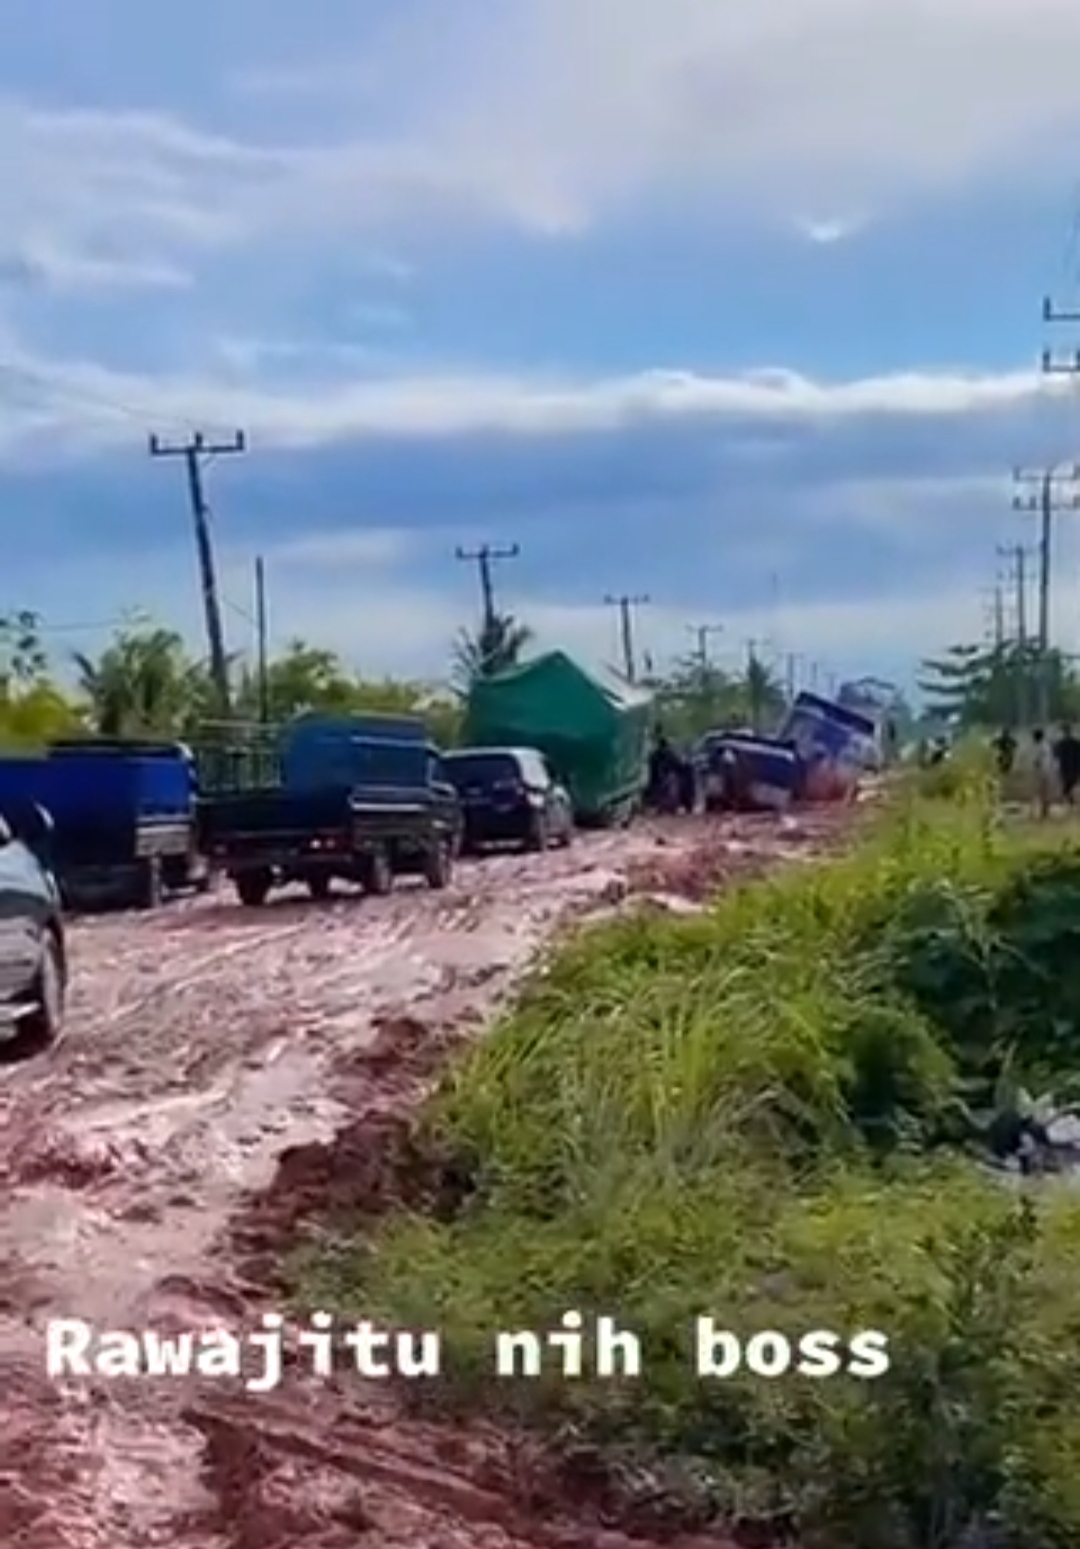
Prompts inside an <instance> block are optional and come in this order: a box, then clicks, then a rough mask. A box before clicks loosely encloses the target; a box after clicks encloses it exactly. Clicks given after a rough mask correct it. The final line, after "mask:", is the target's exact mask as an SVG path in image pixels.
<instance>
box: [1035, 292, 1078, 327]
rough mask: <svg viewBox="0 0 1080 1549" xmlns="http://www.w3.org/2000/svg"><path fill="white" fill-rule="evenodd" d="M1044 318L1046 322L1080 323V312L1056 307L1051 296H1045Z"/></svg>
mask: <svg viewBox="0 0 1080 1549" xmlns="http://www.w3.org/2000/svg"><path fill="white" fill-rule="evenodd" d="M1042 319H1043V322H1044V323H1080V312H1071V311H1069V310H1068V309H1067V308H1061V307H1056V306H1055V305H1054V303H1053V301H1052V300H1051V299H1050V297H1049V296H1044V297H1043V304H1042Z"/></svg>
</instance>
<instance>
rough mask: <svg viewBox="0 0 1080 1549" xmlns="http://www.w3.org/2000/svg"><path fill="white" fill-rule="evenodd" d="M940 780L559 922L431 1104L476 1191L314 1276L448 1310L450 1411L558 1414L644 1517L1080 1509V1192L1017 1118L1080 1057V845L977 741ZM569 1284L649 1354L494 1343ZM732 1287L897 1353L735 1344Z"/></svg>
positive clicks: (1023, 1518)
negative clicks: (553, 1351)
mask: <svg viewBox="0 0 1080 1549" xmlns="http://www.w3.org/2000/svg"><path fill="white" fill-rule="evenodd" d="M914 784H915V785H916V786H920V785H921V787H922V791H921V792H916V793H915V794H912V792H910V791H907V792H905V794H903V795H902V796H901V797H900V798H899V799H898V801H897V803H896V804H895V805H893V806H891V807H890V809H889V811H888V812H887V814H885V815H884V816H883V817H882V819H881V820H880V822H879V823H878V824H877V825H876V826H875V828H874V831H873V832H872V833H871V834H869V835H867V836H866V837H865V838H864V839H863V841H862V842H861V843H860V844H859V845H858V847H857V848H856V850H855V851H854V852H853V853H850V854H847V855H844V856H841V857H838V858H834V859H832V860H830V861H827V862H823V863H821V864H816V865H813V866H792V867H789V868H786V869H784V870H782V871H780V872H777V873H776V874H774V875H770V876H767V877H765V878H762V879H758V880H754V881H751V882H749V883H747V884H745V885H744V886H741V887H736V888H735V889H733V890H730V891H727V892H725V893H724V894H722V895H721V896H720V897H719V898H718V899H717V901H716V902H715V904H714V906H713V907H712V908H710V909H709V910H708V912H707V913H705V914H702V915H700V916H696V917H679V916H677V915H673V914H671V913H664V912H655V911H654V912H653V913H651V914H646V915H645V916H640V915H638V916H634V917H630V918H625V919H617V920H613V921H609V922H607V923H605V924H603V925H600V926H590V927H586V928H584V929H583V930H581V931H580V932H578V933H577V934H576V935H575V938H574V939H573V940H571V941H569V942H568V943H565V944H564V945H563V946H561V947H560V949H559V951H558V952H557V953H556V954H555V955H554V956H552V957H551V958H550V959H549V960H548V961H547V962H546V963H545V965H544V968H543V970H542V972H540V973H538V974H535V975H534V976H533V977H532V978H531V980H530V981H529V982H528V983H527V984H526V985H525V986H524V988H523V990H522V991H521V993H520V996H519V998H518V999H517V1001H516V1003H515V1005H514V1006H513V1008H512V1009H511V1010H510V1011H509V1013H508V1014H507V1015H506V1016H505V1017H504V1018H503V1020H502V1022H501V1024H500V1025H499V1026H498V1028H497V1029H496V1030H495V1032H494V1033H493V1035H492V1036H491V1037H489V1038H488V1039H486V1040H485V1041H483V1042H482V1043H480V1044H478V1045H476V1046H475V1047H473V1048H471V1049H470V1050H469V1051H468V1052H467V1053H466V1054H464V1055H463V1056H462V1057H461V1058H460V1059H459V1060H458V1061H457V1062H456V1063H455V1064H454V1065H453V1067H452V1069H451V1070H450V1072H449V1074H448V1075H447V1076H446V1077H445V1079H444V1080H443V1082H442V1084H441V1086H440V1089H439V1091H438V1093H437V1094H436V1096H435V1097H434V1099H433V1100H432V1101H431V1102H430V1103H429V1104H428V1106H427V1108H426V1109H425V1111H424V1114H423V1119H422V1122H421V1127H420V1133H419V1141H418V1145H419V1148H420V1150H421V1151H423V1150H424V1149H425V1148H426V1150H427V1151H428V1152H429V1153H430V1154H431V1155H433V1156H435V1155H437V1156H439V1157H441V1158H442V1159H443V1165H444V1168H445V1169H447V1170H449V1171H450V1172H452V1174H453V1175H454V1176H455V1177H456V1179H457V1192H456V1199H455V1200H454V1201H453V1202H452V1203H451V1204H450V1205H449V1206H448V1205H447V1204H446V1202H445V1200H444V1201H443V1205H442V1207H441V1208H440V1209H439V1210H438V1211H437V1212H435V1213H432V1212H431V1211H430V1210H428V1211H427V1212H425V1211H423V1210H422V1209H419V1210H418V1209H417V1208H416V1201H412V1202H411V1204H412V1208H410V1209H408V1210H399V1211H397V1212H393V1211H391V1212H390V1213H389V1214H388V1215H385V1214H384V1215H383V1217H382V1219H381V1220H379V1221H377V1222H374V1221H373V1220H372V1219H371V1218H370V1217H368V1218H365V1219H354V1220H353V1221H351V1222H346V1223H341V1222H339V1223H338V1224H337V1225H336V1227H335V1230H334V1233H333V1235H332V1237H331V1239H330V1240H329V1242H327V1241H326V1240H325V1239H324V1240H323V1241H322V1242H321V1243H320V1245H319V1246H318V1247H317V1248H316V1249H314V1250H313V1249H312V1248H311V1247H310V1246H308V1247H306V1248H303V1249H301V1250H300V1252H299V1253H298V1256H297V1258H296V1260H295V1263H294V1274H295V1281H296V1289H297V1295H298V1297H299V1299H300V1300H301V1301H303V1302H304V1303H305V1304H306V1305H312V1304H313V1303H315V1302H317V1303H319V1304H320V1305H329V1306H332V1307H333V1308H335V1310H337V1311H339V1312H341V1313H342V1314H344V1315H348V1314H349V1312H350V1310H358V1309H362V1310H363V1312H364V1313H365V1314H366V1315H368V1316H373V1317H378V1318H381V1319H384V1320H386V1321H388V1322H392V1323H396V1324H398V1325H399V1326H408V1327H412V1328H424V1327H439V1328H441V1329H442V1330H443V1331H444V1334H445V1336H446V1339H447V1343H448V1346H449V1349H450V1351H451V1364H452V1372H453V1376H452V1381H451V1382H450V1384H441V1385H440V1387H439V1390H438V1408H439V1411H440V1413H443V1412H445V1410H446V1408H447V1406H449V1407H450V1408H451V1409H452V1410H454V1411H456V1412H458V1413H460V1414H465V1415H468V1414H481V1413H482V1414H483V1415H485V1416H487V1417H491V1416H492V1415H493V1414H494V1415H498V1416H500V1417H501V1418H502V1419H503V1420H504V1421H505V1422H506V1423H507V1424H511V1425H516V1426H522V1427H525V1428H527V1429H528V1430H530V1431H532V1433H533V1434H534V1435H539V1436H542V1437H546V1438H547V1441H546V1443H545V1444H544V1445H545V1448H546V1454H547V1456H548V1458H549V1460H550V1466H551V1468H552V1469H553V1470H554V1472H555V1474H556V1476H559V1474H560V1470H561V1477H563V1479H564V1481H566V1482H567V1487H568V1488H569V1487H570V1486H571V1485H573V1486H574V1487H575V1488H576V1487H577V1485H578V1484H580V1477H579V1476H580V1474H581V1470H582V1468H583V1466H584V1465H583V1463H582V1458H583V1456H584V1457H587V1458H588V1460H589V1461H588V1471H589V1473H590V1478H591V1480H592V1493H593V1496H594V1500H595V1502H597V1503H599V1504H598V1508H597V1509H598V1510H602V1511H603V1512H605V1513H607V1514H608V1515H609V1516H610V1515H612V1514H614V1515H615V1516H619V1515H620V1514H621V1516H622V1517H623V1519H624V1520H626V1521H627V1522H634V1523H636V1524H638V1525H639V1526H640V1525H641V1524H642V1523H653V1524H654V1525H655V1523H656V1522H666V1523H668V1524H669V1525H670V1524H672V1523H677V1524H679V1525H680V1526H681V1527H682V1528H683V1529H686V1530H691V1529H698V1530H701V1529H702V1528H703V1527H705V1526H706V1525H712V1527H713V1530H716V1529H717V1528H718V1527H719V1526H720V1525H728V1526H734V1527H736V1528H738V1529H740V1530H741V1531H743V1532H748V1531H750V1530H753V1532H754V1533H755V1534H756V1535H757V1539H758V1541H763V1542H764V1541H770V1539H779V1538H780V1537H781V1536H785V1535H788V1534H792V1533H794V1534H796V1535H797V1536H799V1537H800V1538H801V1540H802V1541H803V1542H804V1543H807V1544H811V1543H812V1544H827V1545H836V1546H838V1549H839V1546H851V1545H854V1544H857V1545H859V1549H953V1546H956V1549H960V1546H967V1545H969V1544H974V1543H980V1544H981V1543H987V1544H988V1543H991V1542H993V1543H998V1542H1000V1543H1002V1544H1008V1545H1012V1546H1016V1549H1029V1546H1030V1549H1047V1546H1049V1545H1052V1544H1056V1543H1062V1544H1064V1543H1067V1542H1072V1541H1073V1539H1074V1537H1075V1535H1076V1533H1077V1532H1080V1488H1078V1485H1077V1481H1078V1480H1080V1466H1078V1465H1080V1398H1078V1397H1077V1396H1076V1395H1077V1391H1078V1388H1077V1383H1076V1380H1075V1379H1076V1376H1077V1371H1076V1365H1077V1357H1076V1356H1075V1355H1074V1353H1073V1341H1074V1331H1075V1329H1076V1328H1077V1327H1078V1326H1080V1282H1078V1281H1077V1278H1076V1276H1075V1273H1074V1270H1073V1265H1074V1264H1075V1262H1076V1252H1077V1248H1078V1246H1080V1204H1078V1203H1077V1202H1076V1199H1075V1195H1074V1193H1073V1192H1072V1190H1070V1189H1069V1188H1068V1187H1062V1186H1060V1185H1059V1184H1058V1183H1056V1182H1055V1181H1054V1180H1053V1179H1041V1180H1039V1181H1038V1183H1037V1184H1033V1185H1032V1186H1030V1187H1025V1188H1023V1189H1020V1188H1018V1187H1017V1186H1016V1182H1015V1179H1014V1178H1012V1177H1010V1176H1009V1175H1008V1174H1007V1173H1003V1172H1000V1171H996V1170H994V1168H993V1167H992V1166H991V1165H990V1161H991V1157H990V1148H991V1147H992V1145H993V1143H994V1137H995V1135H996V1134H998V1133H1000V1129H1001V1122H1002V1120H1003V1118H1004V1119H1005V1120H1006V1121H1007V1120H1008V1118H1009V1116H1010V1114H1012V1113H1013V1110H1015V1109H1017V1108H1018V1107H1020V1106H1021V1105H1022V1099H1021V1096H1020V1094H1021V1090H1022V1089H1023V1088H1028V1089H1030V1090H1032V1091H1035V1092H1043V1091H1046V1090H1047V1089H1049V1090H1051V1091H1052V1092H1053V1093H1054V1094H1055V1100H1056V1101H1058V1102H1060V1103H1061V1104H1065V1103H1067V1101H1068V1100H1069V1098H1070V1097H1071V1096H1072V1095H1073V1094H1074V1093H1075V1092H1076V1091H1077V1090H1078V1083H1080V1037H1078V1032H1080V958H1078V957H1077V954H1076V950H1075V943H1076V940H1077V935H1078V933H1080V852H1077V850H1076V849H1075V848H1074V847H1072V846H1070V845H1069V844H1068V843H1067V841H1066V839H1064V838H1063V836H1062V831H1061V830H1060V829H1047V828H1046V827H1042V828H1040V827H1039V826H1038V825H1036V827H1035V828H1034V829H1031V828H1025V829H1016V830H1013V829H1009V828H1005V827H1003V826H1002V824H1001V822H1000V817H999V813H998V810H997V808H996V805H995V802H994V797H993V794H992V791H991V788H990V785H989V784H988V782H987V780H986V777H985V768H984V766H983V764H982V763H981V761H980V760H978V759H976V760H974V762H972V763H971V764H961V765H960V766H959V768H953V769H952V771H951V772H950V773H949V775H948V777H947V778H946V776H945V774H944V773H943V772H941V773H934V774H933V775H932V776H931V777H919V778H917V779H916V780H915V781H914ZM1014 1116H1015V1115H1014ZM1006 1127H1007V1124H1006ZM1052 1159H1056V1160H1057V1161H1058V1162H1061V1161H1062V1160H1063V1158H1062V1157H1061V1156H1060V1155H1058V1154H1057V1153H1054V1154H1053V1157H1051V1153H1049V1152H1048V1153H1047V1158H1046V1160H1047V1161H1048V1162H1049V1161H1050V1160H1052ZM1068 1160H1069V1158H1068V1157H1067V1156H1065V1157H1064V1161H1065V1162H1066V1163H1067V1162H1068ZM566 1308H577V1309H581V1310H583V1311H584V1312H585V1313H586V1314H592V1313H598V1314H609V1315H614V1316H616V1317H617V1318H618V1320H619V1322H620V1323H621V1324H622V1325H624V1326H626V1327H629V1328H632V1329H634V1330H635V1331H636V1332H637V1333H638V1334H639V1335H640V1336H641V1338H642V1341H643V1346H644V1350H645V1359H644V1367H643V1372H642V1375H641V1377H640V1379H637V1380H634V1381H632V1382H618V1381H612V1380H609V1379H595V1378H593V1379H590V1377H589V1376H588V1375H585V1376H584V1377H582V1378H581V1379H578V1380H574V1381H572V1382H571V1381H566V1380H564V1379H562V1378H561V1377H560V1376H558V1375H557V1374H553V1375H552V1376H551V1377H550V1378H549V1379H547V1380H545V1379H540V1380H534V1381H530V1382H515V1383H508V1382H506V1381H505V1380H502V1379H496V1378H494V1377H493V1375H492V1367H491V1361H490V1342H491V1331H492V1330H493V1329H501V1328H507V1327H523V1328H546V1327H550V1326H551V1325H552V1324H553V1323H554V1322H555V1321H556V1320H557V1319H558V1317H559V1316H560V1314H561V1313H562V1312H563V1310H564V1309H566ZM701 1314H709V1315H712V1316H714V1317H716V1318H717V1320H718V1321H719V1322H722V1323H723V1324H724V1326H725V1327H727V1328H731V1329H734V1330H741V1331H743V1332H744V1334H746V1335H749V1334H751V1333H753V1332H754V1331H755V1330H760V1329H769V1328H772V1329H778V1330H781V1331H786V1332H787V1333H789V1334H791V1335H793V1336H795V1337H796V1338H797V1337H798V1335H799V1334H801V1333H803V1332H805V1331H806V1330H809V1329H834V1330H848V1331H853V1330H856V1329H867V1328H873V1329H881V1330H885V1331H886V1332H887V1333H888V1336H889V1349H890V1354H891V1362H892V1364H891V1369H890V1371H889V1373H888V1374H887V1375H886V1376H885V1377H883V1378H881V1379H879V1380H877V1381H873V1382H860V1381H855V1380H851V1379H845V1378H843V1377H840V1378H837V1379H835V1380H832V1381H829V1382H827V1383H825V1382H820V1381H816V1380H814V1379H812V1378H805V1377H794V1378H792V1377H786V1378H783V1379H779V1380H772V1381H769V1380H762V1379H761V1378H758V1377H754V1376H753V1375H746V1374H745V1373H744V1374H741V1375H736V1376H734V1377H732V1378H730V1379H727V1380H725V1381H723V1382H716V1381H709V1380H705V1381H703V1380H701V1379H700V1378H699V1377H698V1376H697V1375H696V1373H695V1371H694V1369H693V1364H692V1362H691V1361H690V1360H688V1356H687V1349H686V1344H685V1338H684V1331H685V1330H686V1328H687V1327H689V1326H690V1325H691V1324H692V1323H693V1320H694V1318H695V1317H697V1316H699V1315H701ZM410 1395H411V1397H412V1399H413V1402H414V1403H416V1404H422V1402H423V1400H424V1399H425V1398H427V1399H428V1401H429V1402H431V1401H432V1400H431V1396H430V1395H429V1394H428V1392H427V1390H419V1389H415V1388H414V1389H411V1390H410ZM995 1535H996V1536H995Z"/></svg>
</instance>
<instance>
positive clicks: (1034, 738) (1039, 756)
mask: <svg viewBox="0 0 1080 1549" xmlns="http://www.w3.org/2000/svg"><path fill="white" fill-rule="evenodd" d="M1031 772H1032V775H1033V776H1034V781H1035V806H1036V809H1037V811H1038V814H1039V816H1040V817H1043V818H1044V817H1048V816H1049V813H1050V808H1051V807H1052V806H1053V804H1054V775H1055V773H1056V771H1055V767H1054V750H1053V748H1052V747H1051V746H1050V744H1049V742H1048V741H1047V740H1046V732H1045V731H1044V730H1043V728H1042V727H1041V726H1036V728H1035V730H1034V731H1033V732H1032V734H1031Z"/></svg>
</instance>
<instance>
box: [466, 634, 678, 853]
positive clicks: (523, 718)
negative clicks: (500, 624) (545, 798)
mask: <svg viewBox="0 0 1080 1549" xmlns="http://www.w3.org/2000/svg"><path fill="white" fill-rule="evenodd" d="M652 720H653V714H652V695H651V694H648V693H646V692H645V691H644V690H642V689H638V688H634V687H632V686H631V685H630V684H629V683H626V682H624V681H623V680H621V679H620V678H618V677H616V675H615V674H614V673H605V672H601V671H594V670H586V669H585V668H584V667H581V666H579V665H578V663H577V662H575V661H573V660H571V658H570V657H569V656H566V655H564V653H563V652H562V651H551V652H549V653H548V654H547V655H544V656H538V657H535V658H534V659H533V660H532V661H528V662H523V663H522V665H521V666H519V667H514V668H512V669H510V671H508V672H500V673H498V674H496V675H493V676H492V677H489V678H478V679H477V680H476V682H475V683H474V684H473V687H472V689H471V690H470V693H469V698H468V702H467V704H466V709H465V726H464V739H463V740H464V741H465V742H466V743H467V744H468V745H469V746H471V747H489V748H491V747H529V748H537V749H538V750H539V751H540V752H541V753H543V754H544V755H545V756H546V757H547V759H548V762H549V763H550V764H551V766H552V769H553V770H554V772H555V774H556V776H557V777H558V779H559V780H560V782H561V783H562V784H563V785H565V786H566V788H567V790H568V791H569V792H570V796H571V799H572V801H573V804H574V816H575V818H576V819H577V821H578V822H579V823H594V824H595V823H601V824H610V823H617V822H621V821H625V820H626V819H627V818H629V817H630V816H631V814H632V813H633V811H634V810H635V808H636V807H637V806H638V804H639V802H640V800H641V796H642V793H643V791H644V789H645V786H646V783H647V781H648V765H649V739H650V733H651V728H652Z"/></svg>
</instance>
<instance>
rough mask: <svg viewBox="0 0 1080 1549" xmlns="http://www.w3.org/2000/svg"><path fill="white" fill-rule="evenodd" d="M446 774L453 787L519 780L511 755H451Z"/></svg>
mask: <svg viewBox="0 0 1080 1549" xmlns="http://www.w3.org/2000/svg"><path fill="white" fill-rule="evenodd" d="M446 773H447V775H448V777H449V778H450V780H451V781H452V782H453V784H454V785H457V786H462V785H494V784H495V782H496V781H497V780H519V779H520V778H521V770H520V768H519V766H518V761H517V759H516V758H515V757H514V756H513V754H512V753H452V754H450V756H449V757H448V758H447V760H446Z"/></svg>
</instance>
